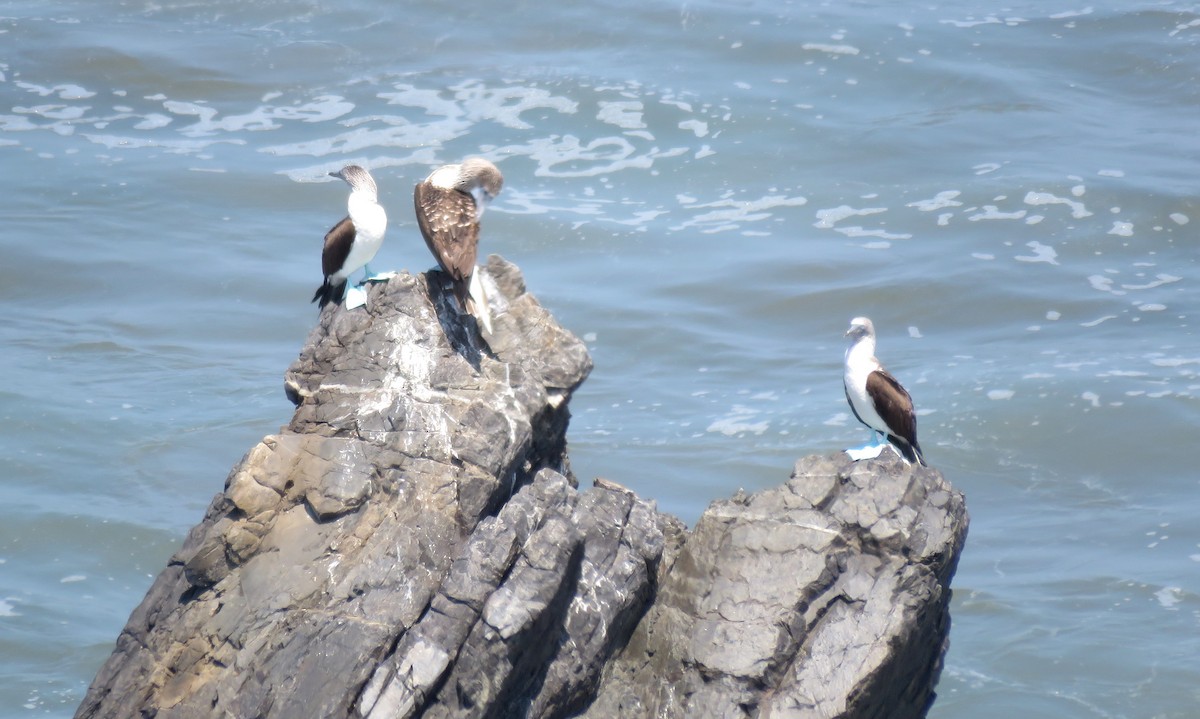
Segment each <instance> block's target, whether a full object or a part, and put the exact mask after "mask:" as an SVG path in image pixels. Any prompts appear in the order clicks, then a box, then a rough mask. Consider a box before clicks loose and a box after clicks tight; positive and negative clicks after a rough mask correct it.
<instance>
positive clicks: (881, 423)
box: [842, 317, 927, 467]
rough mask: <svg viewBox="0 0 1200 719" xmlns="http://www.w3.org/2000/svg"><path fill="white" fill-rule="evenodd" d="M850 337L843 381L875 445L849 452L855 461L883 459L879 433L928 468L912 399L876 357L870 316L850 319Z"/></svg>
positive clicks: (848, 335)
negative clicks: (918, 438) (918, 436)
mask: <svg viewBox="0 0 1200 719" xmlns="http://www.w3.org/2000/svg"><path fill="white" fill-rule="evenodd" d="M846 336H847V337H849V338H850V346H849V347H847V348H846V372H845V375H844V376H843V378H842V382H843V384H844V385H845V388H846V401H848V402H849V403H850V411H851V412H854V416H855V417H857V418H858V421H859V422H862V423H863V424H865V425H867V427H870V428H871V437H872V439H873V440H874V443H873V444H872V445H868V446H867V447H863V448H862V449H848V450H846V453H847V454H849V455H850V457H851V459H854V460H859V459H868V458H870V457H877V456H879V453H880V452H881V451H883V444H882V443H881V442H880V441H879V437H878V436H877V435H876V432H878V433H881V434H883V435H884V436H886V437H887V439H888V441H889V442H891V443H892V446H894V447H895V448H896V450H897V451H898V452H899V453H900V454H901V455H902V456H903V457H904V458H905V459H906V460H908V461H909V462H916V463H918V464H920V465H921V466H922V467H924V466H927V465H926V464H925V456H924V455H923V454H922V453H921V445H920V444H919V443H918V442H917V415H916V413H914V412H913V403H912V397H910V396H909V395H908V392H907V391H905V389H904V388H903V387H901V386H900V383H899V382H897V381H896V378H895V377H893V376H891V375H890V374H888V371H887V370H886V369H884V368H883V365H881V364H880V363H879V360H878V359H876V357H875V325H874V324H872V323H871V320H869V319H867V318H866V317H855V318H854V319H852V320H850V329H848V330H846Z"/></svg>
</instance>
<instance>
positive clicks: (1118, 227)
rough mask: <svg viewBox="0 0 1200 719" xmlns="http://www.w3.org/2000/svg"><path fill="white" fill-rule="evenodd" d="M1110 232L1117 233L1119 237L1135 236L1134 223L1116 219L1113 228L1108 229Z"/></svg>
mask: <svg viewBox="0 0 1200 719" xmlns="http://www.w3.org/2000/svg"><path fill="white" fill-rule="evenodd" d="M1108 234H1110V235H1117V236H1118V237H1133V223H1132V222H1121V221H1116V220H1114V221H1113V226H1112V229H1111V230H1109V231H1108Z"/></svg>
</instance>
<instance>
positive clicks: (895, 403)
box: [867, 369, 924, 464]
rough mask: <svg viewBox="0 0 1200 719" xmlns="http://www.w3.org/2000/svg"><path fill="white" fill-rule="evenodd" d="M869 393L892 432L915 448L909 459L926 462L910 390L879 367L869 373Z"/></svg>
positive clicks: (877, 410)
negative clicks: (919, 438) (918, 436)
mask: <svg viewBox="0 0 1200 719" xmlns="http://www.w3.org/2000/svg"><path fill="white" fill-rule="evenodd" d="M867 395H868V396H870V397H871V399H872V400H873V401H874V404H875V411H876V412H878V413H879V417H880V418H881V419H882V420H883V421H884V422H886V423H887V426H888V427H890V428H891V430H892V432H891V433H892V434H893V435H895V436H897V437H899V438H900V439H902V440H904V441H905V442H906V443H908V445H910V446H911V447H912V448H913V452H914V454H915V456H913V457H910V458H909V459H910V460H914V459H915V460H918V461H920V462H921V464H924V458H923V457H922V456H921V445H920V444H919V443H918V442H917V415H916V412H914V411H913V402H912V397H910V396H909V394H908V391H907V390H905V389H904V387H902V386H900V382H899V381H897V380H896V378H895V377H893V376H891V375H890V374H888V372H887V370H884V369H877V370H875V371H874V372H872V373H871V374H869V375H867Z"/></svg>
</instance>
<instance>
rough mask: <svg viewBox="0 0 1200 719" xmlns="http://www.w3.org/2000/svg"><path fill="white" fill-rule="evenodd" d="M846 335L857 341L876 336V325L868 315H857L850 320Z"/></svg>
mask: <svg viewBox="0 0 1200 719" xmlns="http://www.w3.org/2000/svg"><path fill="white" fill-rule="evenodd" d="M846 336H847V337H849V338H850V339H851V340H852V341H855V342H857V341H858V340H860V339H862V338H863V337H871V338H874V337H875V325H874V324H872V322H871V320H869V319H867V318H866V317H855V318H854V319H852V320H850V327H849V329H847V330H846Z"/></svg>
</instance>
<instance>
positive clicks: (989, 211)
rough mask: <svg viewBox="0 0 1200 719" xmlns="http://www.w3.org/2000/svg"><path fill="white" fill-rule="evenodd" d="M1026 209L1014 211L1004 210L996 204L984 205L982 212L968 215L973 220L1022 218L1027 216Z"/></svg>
mask: <svg viewBox="0 0 1200 719" xmlns="http://www.w3.org/2000/svg"><path fill="white" fill-rule="evenodd" d="M1025 214H1026V210H1016V211H1014V212H1002V211H1001V210H1000V208H998V207H996V206H995V205H984V206H983V211H982V212H977V213H975V214H973V215H970V216H969V217H967V219H968V220H970V221H971V222H978V221H980V220H1020V219H1022V218H1024V217H1025Z"/></svg>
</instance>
